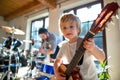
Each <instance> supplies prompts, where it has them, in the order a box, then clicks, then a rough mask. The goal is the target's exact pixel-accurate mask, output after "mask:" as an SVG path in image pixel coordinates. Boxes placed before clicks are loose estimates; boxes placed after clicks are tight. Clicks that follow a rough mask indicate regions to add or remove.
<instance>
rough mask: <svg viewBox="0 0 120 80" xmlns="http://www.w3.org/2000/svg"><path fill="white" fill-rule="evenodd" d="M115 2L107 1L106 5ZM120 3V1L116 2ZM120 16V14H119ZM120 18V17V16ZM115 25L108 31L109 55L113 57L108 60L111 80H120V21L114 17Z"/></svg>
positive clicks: (110, 25)
mask: <svg viewBox="0 0 120 80" xmlns="http://www.w3.org/2000/svg"><path fill="white" fill-rule="evenodd" d="M112 1H115V0H105V4H107V3H108V2H112ZM116 1H118V3H120V0H116ZM119 5H120V4H119ZM119 12H120V11H119ZM119 14H120V13H119ZM119 18H120V16H119ZM112 19H113V22H114V24H111V23H109V24H108V29H107V30H106V42H107V54H108V56H111V58H110V59H109V60H108V64H109V66H110V69H109V73H110V76H111V80H120V64H119V61H120V19H119V20H118V19H116V17H113V18H112Z"/></svg>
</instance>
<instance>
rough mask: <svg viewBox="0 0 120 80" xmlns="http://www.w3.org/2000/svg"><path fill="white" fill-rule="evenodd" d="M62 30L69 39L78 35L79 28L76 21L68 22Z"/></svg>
mask: <svg viewBox="0 0 120 80" xmlns="http://www.w3.org/2000/svg"><path fill="white" fill-rule="evenodd" d="M61 31H62V33H63V35H64V37H66V38H67V39H69V40H72V39H74V38H76V37H78V32H79V30H78V28H77V26H76V23H75V22H66V23H64V24H63V25H62V26H61Z"/></svg>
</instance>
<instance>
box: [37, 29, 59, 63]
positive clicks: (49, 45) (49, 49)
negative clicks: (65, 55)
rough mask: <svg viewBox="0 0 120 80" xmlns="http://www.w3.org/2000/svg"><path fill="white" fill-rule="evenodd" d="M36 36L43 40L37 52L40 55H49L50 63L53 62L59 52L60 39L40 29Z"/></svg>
mask: <svg viewBox="0 0 120 80" xmlns="http://www.w3.org/2000/svg"><path fill="white" fill-rule="evenodd" d="M38 34H39V35H40V37H41V38H42V39H43V43H42V47H41V48H40V49H39V51H40V52H41V53H42V54H50V62H53V61H54V59H55V58H56V55H57V53H58V50H59V46H58V43H60V42H61V39H60V37H58V36H57V35H55V34H54V33H51V32H48V30H47V29H45V28H40V29H39V31H38Z"/></svg>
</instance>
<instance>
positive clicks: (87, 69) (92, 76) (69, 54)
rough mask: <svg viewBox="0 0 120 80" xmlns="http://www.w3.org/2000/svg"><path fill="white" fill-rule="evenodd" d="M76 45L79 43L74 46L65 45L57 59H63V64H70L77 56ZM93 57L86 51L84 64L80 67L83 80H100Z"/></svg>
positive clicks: (73, 44) (66, 43)
mask: <svg viewBox="0 0 120 80" xmlns="http://www.w3.org/2000/svg"><path fill="white" fill-rule="evenodd" d="M76 45H77V42H74V43H72V44H70V43H68V42H65V43H63V44H62V46H61V48H60V50H59V52H58V55H57V58H61V59H62V60H63V64H69V63H70V61H71V60H72V58H73V56H74V54H75V51H76ZM92 57H93V56H92V55H91V54H89V53H88V51H85V53H84V59H83V63H82V65H80V73H81V75H82V78H83V80H98V76H97V71H96V67H95V64H94V62H93V60H92Z"/></svg>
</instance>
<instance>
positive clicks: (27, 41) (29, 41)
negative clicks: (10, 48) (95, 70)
mask: <svg viewBox="0 0 120 80" xmlns="http://www.w3.org/2000/svg"><path fill="white" fill-rule="evenodd" d="M23 42H26V43H32V40H23Z"/></svg>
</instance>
